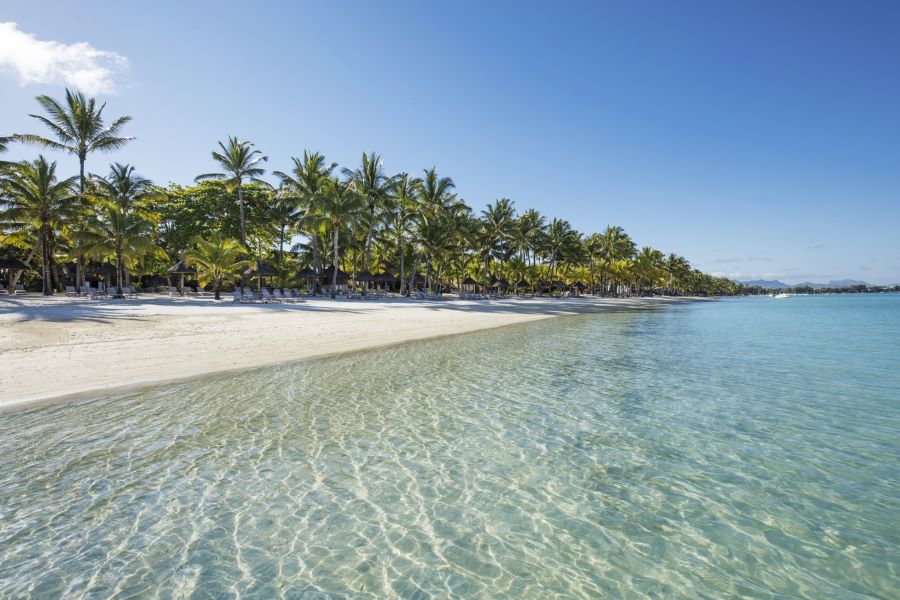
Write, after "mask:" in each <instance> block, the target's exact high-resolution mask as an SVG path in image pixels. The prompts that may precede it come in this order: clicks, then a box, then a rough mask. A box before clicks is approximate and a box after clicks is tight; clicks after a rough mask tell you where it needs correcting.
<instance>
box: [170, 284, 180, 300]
mask: <svg viewBox="0 0 900 600" xmlns="http://www.w3.org/2000/svg"><path fill="white" fill-rule="evenodd" d="M180 295H181V292H179V291H178V288H177V287H175V286H174V285H171V286H169V297H170V298H171V297H172V296H180Z"/></svg>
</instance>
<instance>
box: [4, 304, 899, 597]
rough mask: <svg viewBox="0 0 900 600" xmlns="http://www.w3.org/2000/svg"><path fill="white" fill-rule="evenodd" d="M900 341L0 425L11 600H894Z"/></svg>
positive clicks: (54, 410) (342, 374)
mask: <svg viewBox="0 0 900 600" xmlns="http://www.w3.org/2000/svg"><path fill="white" fill-rule="evenodd" d="M898 317H900V296H898V295H885V296H877V297H876V296H865V297H862V296H852V297H851V296H843V297H823V298H792V299H787V300H773V299H770V298H763V299H746V300H727V301H721V302H717V303H698V304H691V305H684V306H678V307H674V308H666V309H660V310H643V311H629V312H619V313H614V314H604V315H594V316H580V317H571V318H562V319H554V320H551V321H545V322H541V323H537V324H530V325H524V326H516V327H511V328H506V329H502V330H495V331H488V332H481V333H477V334H469V335H465V336H459V337H454V338H445V339H439V340H432V341H426V342H418V343H411V344H407V345H403V346H398V347H394V348H390V349H385V350H378V351H372V352H364V353H359V354H354V355H347V356H342V357H337V358H330V359H327V360H320V361H312V362H307V363H303V364H293V365H283V366H277V367H272V368H265V369H257V370H252V371H248V372H245V373H240V374H229V375H221V376H215V377H209V378H205V379H202V380H197V381H190V382H183V383H177V384H171V385H166V386H164V387H159V388H155V389H150V390H145V391H141V392H135V393H128V394H120V395H118V396H114V397H105V398H100V399H96V400H92V401H81V402H77V403H69V404H61V405H55V406H43V407H38V408H33V409H28V410H18V411H12V412H6V413H0V597H2V598H57V597H66V598H145V597H146V598H155V597H161V598H184V597H194V598H551V597H566V598H579V597H585V598H587V597H594V598H596V597H613V598H618V597H621V598H641V597H679V596H680V597H690V598H725V597H737V596H744V597H753V598H779V597H780V598H817V599H819V598H864V597H865V598H898V597H900V318H898ZM298 343H302V340H298ZM23 376H27V374H23Z"/></svg>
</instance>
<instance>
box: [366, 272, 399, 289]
mask: <svg viewBox="0 0 900 600" xmlns="http://www.w3.org/2000/svg"><path fill="white" fill-rule="evenodd" d="M372 281H374V282H376V283H383V284H384V287H385V288H387V286H388V285H389V284H392V283H394V282H395V281H397V278H396V277H394V276H393V275H391V274H390V273H388V272H387V271H385V272H384V273H379V274H378V275H376V276H375V277H374V278H373V279H372Z"/></svg>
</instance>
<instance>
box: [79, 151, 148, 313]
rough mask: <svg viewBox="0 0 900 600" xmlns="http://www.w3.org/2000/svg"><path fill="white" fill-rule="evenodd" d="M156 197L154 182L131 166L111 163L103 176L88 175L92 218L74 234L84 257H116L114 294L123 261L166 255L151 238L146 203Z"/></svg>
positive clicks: (118, 289) (119, 285)
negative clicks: (89, 176)
mask: <svg viewBox="0 0 900 600" xmlns="http://www.w3.org/2000/svg"><path fill="white" fill-rule="evenodd" d="M158 196H159V194H158V192H157V191H156V190H154V188H153V183H152V182H151V181H150V180H149V179H146V178H144V177H141V176H140V175H138V174H137V172H136V171H135V168H134V167H133V166H132V165H123V164H119V163H113V164H112V165H110V169H109V175H107V176H106V177H105V178H104V177H97V176H96V175H93V176H91V179H90V182H89V188H88V197H90V198H92V199H94V200H95V202H96V204H97V208H96V210H95V215H94V217H95V218H94V219H90V220H88V222H87V227H86V229H85V231H83V232H80V233H76V235H75V237H76V238H77V239H78V241H79V242H81V244H82V245H83V251H84V253H85V254H86V255H87V256H90V257H93V258H99V259H102V258H104V257H105V256H110V255H112V256H113V257H115V259H116V295H117V296H122V281H123V279H124V277H123V272H124V271H125V269H123V267H124V266H125V263H126V262H127V263H128V264H131V263H133V262H135V261H136V260H138V259H139V258H140V257H142V256H144V255H146V254H148V253H151V252H152V253H154V254H155V255H156V256H158V257H160V258H163V257H165V253H164V252H162V250H161V249H160V248H158V247H157V246H156V244H154V243H153V241H152V238H151V235H152V233H153V225H154V223H153V221H154V217H155V215H153V213H152V212H151V211H150V210H149V208H148V206H147V205H148V202H149V201H151V200H153V199H155V198H157V197H158ZM123 259H124V262H123Z"/></svg>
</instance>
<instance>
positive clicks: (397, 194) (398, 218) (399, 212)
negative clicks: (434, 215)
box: [388, 173, 422, 296]
mask: <svg viewBox="0 0 900 600" xmlns="http://www.w3.org/2000/svg"><path fill="white" fill-rule="evenodd" d="M421 183H422V180H421V179H419V178H417V177H410V175H409V174H408V173H400V174H399V175H397V176H395V177H393V178H392V179H391V182H390V190H389V191H390V193H389V196H388V202H389V205H388V208H389V212H390V217H389V220H388V222H389V224H393V225H394V232H395V236H396V241H397V254H399V257H400V295H401V296H402V295H403V294H404V292H406V252H405V245H404V242H405V241H406V234H407V231H408V228H409V225H410V224H411V221H412V218H413V216H414V215H415V214H416V194H417V192H418V190H419V186H420V185H421Z"/></svg>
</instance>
